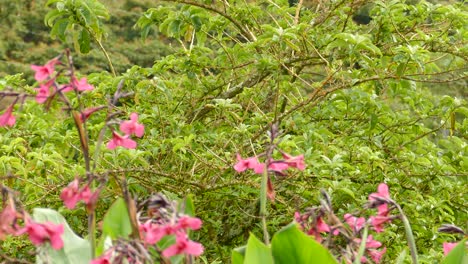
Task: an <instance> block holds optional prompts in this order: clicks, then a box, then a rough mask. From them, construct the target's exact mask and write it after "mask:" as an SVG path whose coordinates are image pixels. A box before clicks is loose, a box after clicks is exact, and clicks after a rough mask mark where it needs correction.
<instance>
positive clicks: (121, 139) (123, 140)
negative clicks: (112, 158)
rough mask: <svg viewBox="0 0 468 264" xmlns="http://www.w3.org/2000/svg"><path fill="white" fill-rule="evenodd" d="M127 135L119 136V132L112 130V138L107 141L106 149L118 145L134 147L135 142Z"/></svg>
mask: <svg viewBox="0 0 468 264" xmlns="http://www.w3.org/2000/svg"><path fill="white" fill-rule="evenodd" d="M129 137H130V136H129V135H125V136H121V135H120V134H119V133H117V132H115V131H113V132H112V139H111V141H109V143H107V148H108V149H115V148H116V147H118V146H121V147H124V148H128V149H134V148H136V146H137V143H136V142H135V141H133V140H132V139H130V138H129Z"/></svg>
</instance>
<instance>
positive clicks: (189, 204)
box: [184, 195, 195, 216]
mask: <svg viewBox="0 0 468 264" xmlns="http://www.w3.org/2000/svg"><path fill="white" fill-rule="evenodd" d="M184 209H185V210H184V213H185V214H186V215H189V216H195V205H194V204H193V199H192V195H187V197H186V198H185V208H184Z"/></svg>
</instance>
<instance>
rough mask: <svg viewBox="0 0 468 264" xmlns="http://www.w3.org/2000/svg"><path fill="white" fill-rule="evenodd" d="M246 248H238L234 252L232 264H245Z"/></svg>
mask: <svg viewBox="0 0 468 264" xmlns="http://www.w3.org/2000/svg"><path fill="white" fill-rule="evenodd" d="M245 248H246V246H242V247H238V248H235V249H234V250H232V254H231V263H232V264H243V263H244V257H245Z"/></svg>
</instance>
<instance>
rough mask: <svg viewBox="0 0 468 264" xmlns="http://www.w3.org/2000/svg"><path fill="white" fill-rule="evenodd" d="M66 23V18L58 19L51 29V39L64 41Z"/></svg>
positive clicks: (67, 21)
mask: <svg viewBox="0 0 468 264" xmlns="http://www.w3.org/2000/svg"><path fill="white" fill-rule="evenodd" d="M68 23H69V20H68V18H62V19H59V20H58V21H57V22H55V24H54V26H53V27H52V30H51V31H50V35H51V36H52V37H58V38H59V39H60V40H61V41H65V31H66V30H67V26H68Z"/></svg>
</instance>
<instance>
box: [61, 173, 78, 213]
mask: <svg viewBox="0 0 468 264" xmlns="http://www.w3.org/2000/svg"><path fill="white" fill-rule="evenodd" d="M79 187H80V186H79V181H78V179H75V180H73V181H72V182H70V183H69V184H68V186H67V187H65V188H64V189H63V190H62V192H61V193H60V199H62V201H63V203H64V204H65V206H66V207H67V208H68V209H73V208H75V206H76V204H77V203H78V201H79V200H80V199H81V192H80V191H79Z"/></svg>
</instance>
